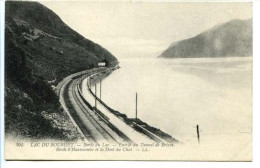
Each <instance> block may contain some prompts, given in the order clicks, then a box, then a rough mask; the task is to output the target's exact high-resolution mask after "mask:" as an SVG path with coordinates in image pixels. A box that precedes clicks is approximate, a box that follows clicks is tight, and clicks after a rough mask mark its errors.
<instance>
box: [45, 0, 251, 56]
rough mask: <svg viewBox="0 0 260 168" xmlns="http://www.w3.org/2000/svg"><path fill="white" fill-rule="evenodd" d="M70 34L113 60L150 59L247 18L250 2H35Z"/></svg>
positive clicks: (249, 13) (249, 11) (249, 16)
mask: <svg viewBox="0 0 260 168" xmlns="http://www.w3.org/2000/svg"><path fill="white" fill-rule="evenodd" d="M41 3H42V4H43V5H45V6H46V7H48V8H49V9H51V10H52V11H54V12H55V13H56V14H57V15H59V17H60V18H61V19H62V20H63V21H64V22H65V23H66V24H67V25H68V26H70V27H71V28H72V29H74V30H75V31H77V32H78V33H80V34H81V35H83V36H84V37H86V38H88V39H90V40H92V41H94V42H96V43H98V44H100V45H102V46H103V47H105V48H106V49H108V50H109V51H110V52H111V53H112V54H114V55H115V56H116V57H117V58H129V57H156V56H159V55H160V54H161V53H162V52H163V51H164V50H165V49H167V48H168V47H169V45H170V44H171V43H173V42H175V41H179V40H182V39H186V38H190V37H193V36H195V35H197V34H199V33H201V32H202V31H205V30H207V29H209V28H211V27H213V26H215V25H218V24H221V23H224V22H227V21H229V20H231V19H248V18H252V4H251V3H245V2H244V3H231V2H229V3H227V2H226V3H216V2H215V3H214V2H211V3H207V2H204V3H202V2H200V3H195V2H193V3H192V2H186V3H181V2H161V3H159V2H86V1H85V2H84V1H63V2H58V1H56V2H55V1H51V2H48V1H46V2H41Z"/></svg>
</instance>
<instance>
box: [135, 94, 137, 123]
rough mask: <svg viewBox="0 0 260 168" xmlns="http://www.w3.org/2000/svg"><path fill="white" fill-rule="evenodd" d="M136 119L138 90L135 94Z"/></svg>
mask: <svg viewBox="0 0 260 168" xmlns="http://www.w3.org/2000/svg"><path fill="white" fill-rule="evenodd" d="M135 119H137V92H136V95H135Z"/></svg>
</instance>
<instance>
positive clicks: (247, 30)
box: [159, 19, 253, 58]
mask: <svg viewBox="0 0 260 168" xmlns="http://www.w3.org/2000/svg"><path fill="white" fill-rule="evenodd" d="M252 42H253V40H252V19H248V20H231V21H229V22H227V23H224V24H222V25H218V26H215V27H213V28H212V29H210V30H207V31H205V32H202V33H200V34H199V35H197V36H195V37H192V38H189V39H185V40H181V41H178V42H175V43H173V44H172V45H171V46H170V47H169V48H168V49H167V50H165V51H164V52H163V53H162V54H161V55H160V56H159V57H163V58H193V57H194V58H195V57H229V56H241V57H243V56H252V52H253V51H252Z"/></svg>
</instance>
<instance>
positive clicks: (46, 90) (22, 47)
mask: <svg viewBox="0 0 260 168" xmlns="http://www.w3.org/2000/svg"><path fill="white" fill-rule="evenodd" d="M5 5H6V18H5V20H6V23H5V131H6V134H8V135H13V136H16V137H25V138H36V139H37V138H55V139H67V140H72V139H76V138H78V137H79V134H78V132H77V131H76V129H75V128H74V127H73V126H72V124H71V122H70V121H69V119H68V117H67V116H66V114H65V113H64V112H63V111H62V109H61V107H60V104H59V102H58V97H57V96H56V95H55V93H54V91H53V87H54V86H55V85H56V84H57V83H58V82H59V81H61V80H62V79H63V78H64V77H66V76H68V75H69V74H71V73H75V72H78V71H82V70H86V69H90V68H94V67H96V66H97V62H98V61H100V60H102V61H106V62H108V64H109V66H113V65H116V64H117V63H118V62H117V59H116V58H115V57H114V56H113V55H112V54H111V53H110V52H109V51H107V50H106V49H104V48H103V47H101V46H100V45H98V44H96V43H94V42H92V41H90V40H88V39H86V38H84V37H83V36H81V35H80V34H78V33H77V32H75V31H74V30H72V29H71V28H70V27H68V26H67V25H66V24H65V23H63V21H62V20H61V19H60V18H59V17H58V16H57V15H56V14H55V13H54V12H52V11H51V10H49V9H48V8H46V7H45V6H43V5H41V4H39V3H37V2H15V1H7V2H6V4H5Z"/></svg>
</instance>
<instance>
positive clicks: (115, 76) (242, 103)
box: [98, 57, 252, 143]
mask: <svg viewBox="0 0 260 168" xmlns="http://www.w3.org/2000/svg"><path fill="white" fill-rule="evenodd" d="M120 67H121V68H120V69H118V70H116V71H114V72H113V73H112V74H111V75H109V76H108V77H107V78H105V79H104V80H103V81H102V99H103V101H105V102H106V103H107V104H108V105H109V106H110V107H112V108H114V109H116V110H118V111H120V112H121V113H125V114H126V115H127V116H128V117H130V118H133V117H135V94H136V92H137V93H138V118H140V119H141V120H143V121H144V122H147V123H148V124H150V125H152V126H155V127H157V128H160V129H161V130H163V131H165V132H167V133H168V134H170V135H172V136H173V137H175V138H177V139H179V140H180V141H182V142H184V143H189V142H194V141H196V125H197V124H198V125H199V126H200V131H201V141H202V142H203V139H207V138H208V139H212V138H213V137H214V138H213V139H215V138H216V137H224V139H222V140H223V141H225V140H227V139H225V138H227V137H228V136H229V137H233V140H234V138H236V137H238V136H244V135H245V136H246V137H251V121H252V114H251V111H252V57H246V58H239V57H232V58H185V59H157V58H149V59H148V58H142V59H136V58H135V59H121V60H120ZM98 87H99V86H98ZM98 90H99V89H98ZM235 140H237V139H235ZM229 141H232V140H230V138H229Z"/></svg>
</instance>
